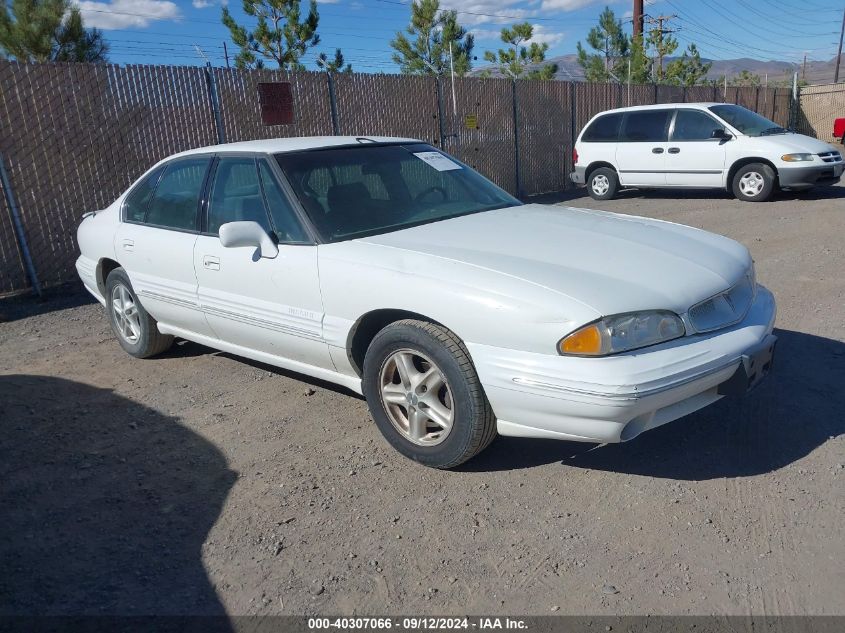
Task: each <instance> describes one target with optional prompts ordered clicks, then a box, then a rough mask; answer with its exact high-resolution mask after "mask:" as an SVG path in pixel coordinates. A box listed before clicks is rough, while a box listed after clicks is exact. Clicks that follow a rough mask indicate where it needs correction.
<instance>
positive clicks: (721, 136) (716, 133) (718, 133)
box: [710, 128, 733, 141]
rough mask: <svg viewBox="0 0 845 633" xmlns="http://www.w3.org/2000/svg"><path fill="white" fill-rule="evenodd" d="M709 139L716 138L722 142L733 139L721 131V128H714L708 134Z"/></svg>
mask: <svg viewBox="0 0 845 633" xmlns="http://www.w3.org/2000/svg"><path fill="white" fill-rule="evenodd" d="M710 138H718V139H722V140H723V141H727V140H728V139H731V138H733V136H731V135H730V134H729V133H728V132H727V131H726V130H723V129H722V128H716V129H715V130H713V132H712V133H711V134H710Z"/></svg>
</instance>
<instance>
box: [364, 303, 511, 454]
mask: <svg viewBox="0 0 845 633" xmlns="http://www.w3.org/2000/svg"><path fill="white" fill-rule="evenodd" d="M363 391H364V396H365V397H366V398H367V404H368V405H369V408H370V413H371V414H372V416H373V419H374V420H375V422H376V425H377V426H378V428H379V431H381V433H382V435H384V437H385V439H386V440H387V441H388V442H389V443H390V445H391V446H393V448H395V449H396V450H397V451H399V452H400V453H402V454H403V455H405V456H406V457H408V458H410V459H413V460H414V461H417V462H419V463H421V464H424V465H426V466H431V467H433V468H454V467H455V466H458V465H459V464H462V463H463V462H465V461H467V460H468V459H470V458H472V457H474V456H475V455H477V454H478V453H480V452H481V451H482V450H484V449H485V448H487V446H488V445H489V444H490V442H492V441H493V438H495V437H496V417H495V416H494V415H493V410H492V408H491V407H490V403H489V402H488V401H487V397H486V396H485V395H484V389H483V388H482V386H481V381H480V380H479V379H478V374H477V373H476V371H475V367H474V366H473V364H472V360H471V359H470V357H469V352H468V351H467V348H466V346H465V345H464V344H463V342H462V341H461V340H460V339H459V338H458V337H457V336H456V335H455V334H454V332H451V331H449V330H447V329H446V328H444V327H442V326H440V325H435V324H433V323H428V322H426V321H417V320H413V319H406V320H403V321H397V322H396V323H392V324H390V325H388V326H387V327H385V328H384V329H383V330H381V331H380V332H379V333H378V334H376V336H375V338H374V339H373V341H372V342H371V343H370V346H369V348H368V349H367V354H366V356H365V357H364V375H363Z"/></svg>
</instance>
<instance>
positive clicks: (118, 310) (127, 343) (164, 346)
mask: <svg viewBox="0 0 845 633" xmlns="http://www.w3.org/2000/svg"><path fill="white" fill-rule="evenodd" d="M106 312H108V315H109V323H111V329H112V331H113V332H114V335H115V336H116V337H117V342H118V343H120V346H121V347H122V348H123V349H124V350H126V352H127V353H128V354H130V355H131V356H134V357H135V358H149V357H150V356H155V355H157V354H161V353H162V352H165V351H167V350H168V349H169V348H170V346H171V345H173V337H172V336H170V335H168V334H162V333H161V332H159V331H158V323H157V322H156V320H155V319H154V318H153V317H151V316H150V315H149V314H148V313H147V311H146V310H144V306H142V305H141V302H140V301H138V295H136V294H135V290H133V288H132V282H131V281H129V276H128V275H127V274H126V271H125V270H123V268H115V269H114V270H113V271H111V272H110V273H109V276H108V278H107V279H106Z"/></svg>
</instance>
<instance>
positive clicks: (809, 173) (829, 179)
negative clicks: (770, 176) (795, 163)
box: [778, 163, 843, 189]
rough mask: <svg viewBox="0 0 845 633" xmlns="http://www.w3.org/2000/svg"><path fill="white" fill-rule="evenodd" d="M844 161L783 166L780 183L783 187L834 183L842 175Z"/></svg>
mask: <svg viewBox="0 0 845 633" xmlns="http://www.w3.org/2000/svg"><path fill="white" fill-rule="evenodd" d="M842 169H843V163H830V164H823V165H813V166H812V167H781V168H780V169H779V170H778V184H780V186H781V187H785V188H787V189H788V188H790V187H812V186H814V185H832V184H834V183H836V182H839V179H840V178H841V177H842Z"/></svg>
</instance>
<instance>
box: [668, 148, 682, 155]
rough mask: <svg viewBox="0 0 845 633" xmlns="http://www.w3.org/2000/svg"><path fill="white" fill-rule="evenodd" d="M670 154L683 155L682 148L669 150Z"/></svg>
mask: <svg viewBox="0 0 845 633" xmlns="http://www.w3.org/2000/svg"><path fill="white" fill-rule="evenodd" d="M669 153H670V154H680V153H681V148H680V147H670V148H669Z"/></svg>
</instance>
